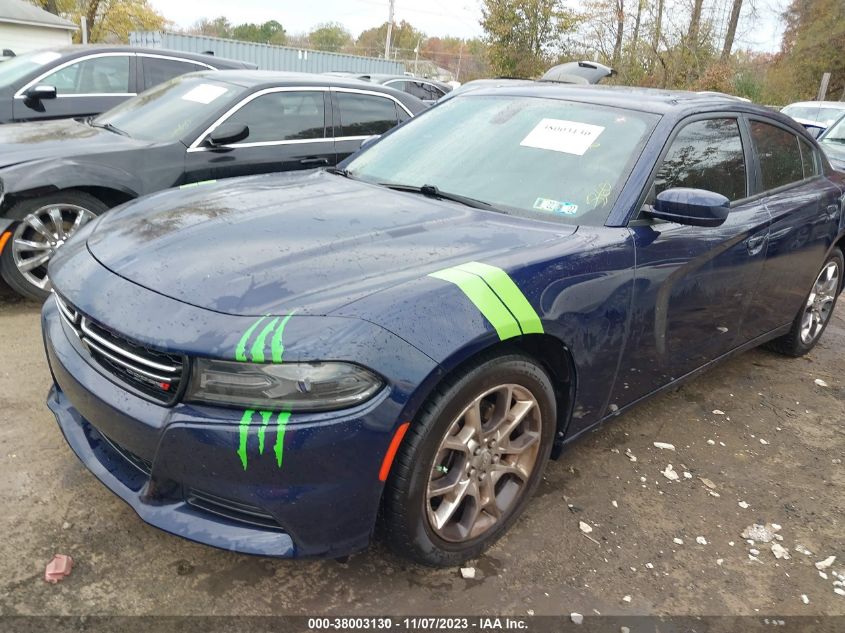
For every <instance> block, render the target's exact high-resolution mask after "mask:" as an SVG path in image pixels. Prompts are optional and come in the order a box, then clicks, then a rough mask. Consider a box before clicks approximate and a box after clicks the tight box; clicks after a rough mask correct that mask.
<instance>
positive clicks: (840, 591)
mask: <svg viewBox="0 0 845 633" xmlns="http://www.w3.org/2000/svg"><path fill="white" fill-rule="evenodd" d="M833 593H835V594H839V595H840V596H845V589H843V588H842V587H834V588H833Z"/></svg>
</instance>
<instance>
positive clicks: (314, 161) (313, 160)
mask: <svg viewBox="0 0 845 633" xmlns="http://www.w3.org/2000/svg"><path fill="white" fill-rule="evenodd" d="M299 164H300V165H313V166H314V167H317V166H319V165H328V164H329V159H328V158H317V157H316V156H312V157H310V158H303V159H302V160H301V161H299Z"/></svg>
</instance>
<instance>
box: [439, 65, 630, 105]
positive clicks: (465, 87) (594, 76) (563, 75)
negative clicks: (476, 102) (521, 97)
mask: <svg viewBox="0 0 845 633" xmlns="http://www.w3.org/2000/svg"><path fill="white" fill-rule="evenodd" d="M615 72H616V71H614V70H613V69H612V68H611V67H610V66H605V65H604V64H600V63H599V62H590V61H580V62H566V63H564V64H558V65H557V66H552V67H551V68H549V69H548V70H547V71H546V72H545V73H543V76H542V77H540V78H539V79H536V80H535V79H513V78H510V77H500V78H497V79H476V80H474V81H468V82H466V83H465V84H462V85H460V86H458V87H457V88H455V89H454V90H452V91H451V92H450V93H449V94H447V95H445V96H444V97H443V99H450V98H452V97H455V96H457V95H459V94H464V93H466V92H471V91H473V90H479V89H481V88H499V87H506V86H530V85H533V84H535V83H538V82H545V83H552V84H578V85H588V84H597V83H599V82H601V80H602V79H604V78H606V77H610V76H612V75H613V74H614V73H615Z"/></svg>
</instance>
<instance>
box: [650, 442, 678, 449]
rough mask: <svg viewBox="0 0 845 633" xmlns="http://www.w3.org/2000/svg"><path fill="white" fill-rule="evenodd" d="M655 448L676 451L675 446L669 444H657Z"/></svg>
mask: <svg viewBox="0 0 845 633" xmlns="http://www.w3.org/2000/svg"><path fill="white" fill-rule="evenodd" d="M654 448H663V449H666V450H667V451H674V450H675V445H674V444H669V443H668V442H655V443H654Z"/></svg>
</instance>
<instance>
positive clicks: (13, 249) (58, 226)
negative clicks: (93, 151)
mask: <svg viewBox="0 0 845 633" xmlns="http://www.w3.org/2000/svg"><path fill="white" fill-rule="evenodd" d="M107 210H108V206H106V205H105V204H104V203H103V202H101V201H100V200H98V199H97V198H95V197H94V196H91V195H89V194H87V193H83V192H81V191H62V192H59V193H55V194H52V195H49V196H43V197H40V198H32V199H29V200H23V201H21V202H19V203H18V204H16V205H15V206H14V207H12V208H11V209H10V210H9V213H8V217H11V218H13V219H15V220H19V222H18V223H17V224H16V225H15V227H14V229H13V230H12V236H11V239H9V241H8V243H7V244H6V247H5V248H4V249H3V254H2V256H0V274H2V276H3V279H4V280H5V281H6V283H7V284H9V286H10V287H11V288H12V289H13V290H15V291H16V292H17V293H19V294H21V295H23V296H25V297H28V298H30V299H36V300H39V301H43V300H44V299H45V298H46V297H47V296H48V295H49V294H50V280H49V278H48V276H47V265H48V264H49V263H50V259H52V257H53V255H54V254H55V252H56V251H57V250H58V249H59V248H61V247H62V246H63V245H64V243H65V242H66V241H67V240H68V239H70V238H71V236H73V235H74V234H75V233H76V232H77V231H78V230H79V229H80V228H82V227H83V226H85V225H86V224H87V223H88V222H90V221H91V220H93V219H94V218H95V217H97V216H98V215H100V214H101V213H104V212H105V211H107Z"/></svg>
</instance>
